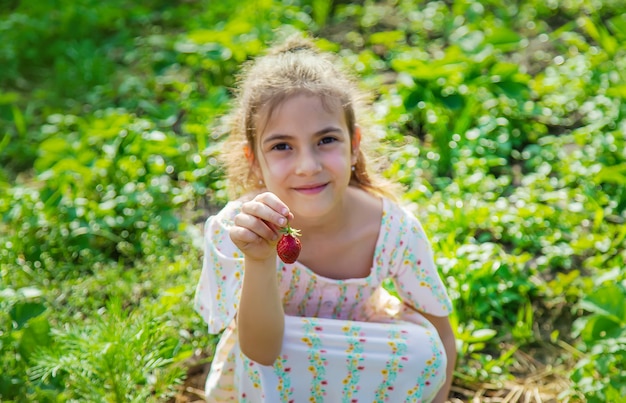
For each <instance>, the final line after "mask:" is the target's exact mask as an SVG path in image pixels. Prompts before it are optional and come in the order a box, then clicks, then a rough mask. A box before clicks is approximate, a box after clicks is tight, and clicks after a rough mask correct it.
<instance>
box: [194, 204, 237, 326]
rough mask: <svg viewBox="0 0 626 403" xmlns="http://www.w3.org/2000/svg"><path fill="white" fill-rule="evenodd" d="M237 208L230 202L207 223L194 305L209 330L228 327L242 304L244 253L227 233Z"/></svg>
mask: <svg viewBox="0 0 626 403" xmlns="http://www.w3.org/2000/svg"><path fill="white" fill-rule="evenodd" d="M231 203H232V202H231ZM236 212H237V208H236V207H234V206H232V204H229V205H227V206H226V207H224V209H223V210H222V211H220V212H219V213H218V214H217V215H215V216H212V217H210V218H209V219H208V220H207V222H206V225H205V227H204V228H205V229H204V259H203V265H202V272H201V273H200V280H199V282H198V285H197V287H196V294H195V301H194V305H195V309H196V311H197V312H198V313H199V314H200V316H202V318H203V319H204V320H205V321H206V323H207V324H208V328H209V333H210V334H217V333H219V332H220V331H222V330H223V329H224V328H226V326H228V325H229V324H230V322H231V321H232V320H233V318H234V317H235V315H236V313H237V307H238V305H239V297H240V294H241V280H242V278H243V254H242V253H241V252H240V251H239V249H238V248H237V247H236V246H235V244H234V243H233V242H232V241H231V239H230V236H229V234H228V229H229V227H230V226H231V225H232V222H233V218H234V216H235V214H236Z"/></svg>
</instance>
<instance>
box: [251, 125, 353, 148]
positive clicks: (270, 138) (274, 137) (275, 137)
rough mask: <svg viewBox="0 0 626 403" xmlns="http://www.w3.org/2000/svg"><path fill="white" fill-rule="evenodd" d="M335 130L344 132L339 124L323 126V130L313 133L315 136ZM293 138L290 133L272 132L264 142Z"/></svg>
mask: <svg viewBox="0 0 626 403" xmlns="http://www.w3.org/2000/svg"><path fill="white" fill-rule="evenodd" d="M335 132H342V130H341V128H339V127H337V126H328V127H325V128H323V129H322V130H318V131H317V132H315V133H314V134H313V136H315V137H317V136H323V135H324V134H328V133H335ZM291 138H293V136H291V135H289V134H281V133H274V134H270V135H269V136H267V137H266V138H265V139H263V144H267V143H271V142H273V141H281V140H289V139H291Z"/></svg>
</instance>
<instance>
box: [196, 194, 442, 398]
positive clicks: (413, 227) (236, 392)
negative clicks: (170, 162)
mask: <svg viewBox="0 0 626 403" xmlns="http://www.w3.org/2000/svg"><path fill="white" fill-rule="evenodd" d="M240 208H241V202H239V201H233V202H229V203H228V204H227V205H226V206H225V207H224V208H223V209H222V210H221V211H220V212H219V213H218V214H217V215H215V216H212V217H210V218H209V219H208V220H207V223H206V226H205V255H204V264H203V268H202V273H201V275H200V280H199V283H198V286H197V290H196V297H195V308H196V310H197V311H198V312H199V313H200V315H201V316H202V317H203V318H204V320H205V321H206V322H207V324H208V331H209V333H211V334H218V333H220V332H222V331H223V333H222V335H221V337H220V340H219V343H218V344H217V346H216V350H215V356H214V359H213V362H212V364H211V369H210V372H209V375H208V378H207V383H206V395H207V399H208V401H209V402H228V401H235V402H268V403H276V402H295V403H299V402H349V403H352V402H368V403H371V402H392V403H396V402H428V401H430V400H432V398H433V397H434V396H435V394H436V393H437V391H438V390H439V389H440V387H441V386H442V385H443V383H444V380H445V370H446V362H447V360H446V355H445V350H444V346H443V343H442V342H441V339H440V338H439V336H438V334H437V330H436V329H435V328H434V326H433V325H432V324H431V323H430V322H429V321H427V320H426V319H425V318H424V317H423V316H422V315H421V314H420V313H418V312H417V311H416V310H418V311H421V312H425V313H428V314H431V315H435V316H447V315H448V314H449V313H450V311H451V309H452V306H451V303H450V299H449V298H448V295H447V293H446V290H445V288H444V285H443V283H442V281H441V279H440V277H439V275H438V273H437V270H436V267H435V265H434V260H433V255H432V250H431V247H430V243H429V241H428V239H427V237H426V235H425V233H424V230H423V228H422V226H421V224H420V222H419V221H418V219H417V218H416V217H415V216H414V215H413V214H412V213H411V212H409V211H408V210H406V209H404V208H403V207H401V206H400V205H398V204H396V203H394V202H391V201H390V200H388V199H383V216H382V221H381V226H380V232H379V235H378V240H377V243H376V250H375V253H374V261H373V264H372V269H371V272H370V274H369V276H367V277H365V278H353V279H346V280H335V279H330V278H326V277H323V276H320V275H318V274H316V273H314V272H313V271H312V270H310V269H309V268H307V267H306V266H304V265H303V264H301V263H299V262H296V263H294V264H285V263H283V262H282V261H280V259H277V262H276V270H277V271H278V275H279V280H280V291H281V293H282V296H283V306H284V310H285V315H286V316H285V334H284V338H283V346H282V350H281V354H280V356H279V357H278V358H277V360H276V361H275V363H274V365H273V366H264V365H260V364H258V363H256V362H253V361H251V360H249V359H248V358H247V357H246V356H245V355H243V354H242V353H241V351H240V349H239V346H238V341H237V328H236V326H235V321H234V318H235V315H236V312H237V306H238V305H237V304H238V302H239V295H240V291H241V282H242V278H243V270H244V268H243V254H242V253H241V252H240V251H239V249H238V248H237V247H236V246H235V245H234V244H233V243H232V241H231V240H230V237H229V235H228V228H229V226H231V225H232V223H233V219H234V217H235V215H236V214H237V213H238V211H239V210H240ZM304 247H306V245H305V246H304ZM385 279H390V280H391V281H392V282H393V284H394V285H395V289H396V293H397V296H399V298H398V297H397V296H392V295H391V294H390V293H389V292H388V291H387V290H386V288H383V281H384V280H385Z"/></svg>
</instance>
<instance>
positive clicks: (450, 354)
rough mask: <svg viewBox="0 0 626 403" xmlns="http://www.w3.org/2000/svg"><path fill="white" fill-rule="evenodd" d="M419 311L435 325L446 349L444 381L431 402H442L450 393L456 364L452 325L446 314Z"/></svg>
mask: <svg viewBox="0 0 626 403" xmlns="http://www.w3.org/2000/svg"><path fill="white" fill-rule="evenodd" d="M420 313H421V314H422V315H424V317H425V318H426V319H428V321H430V323H432V324H433V325H434V326H435V328H436V329H437V333H439V337H440V338H441V341H442V342H443V346H444V348H445V350H446V357H447V359H448V364H447V366H446V382H445V383H444V384H443V386H442V387H441V389H440V390H439V393H437V396H436V397H435V399H434V400H433V403H444V402H446V401H447V400H448V395H449V394H450V388H451V386H452V378H453V377H454V367H455V365H456V354H457V353H456V342H455V339H454V332H453V331H452V326H450V319H449V318H448V317H447V316H433V315H428V314H426V313H424V312H420Z"/></svg>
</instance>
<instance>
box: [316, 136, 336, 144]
mask: <svg viewBox="0 0 626 403" xmlns="http://www.w3.org/2000/svg"><path fill="white" fill-rule="evenodd" d="M335 141H337V139H336V138H334V137H324V138H323V139H322V140H320V144H330V143H333V142H335Z"/></svg>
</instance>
